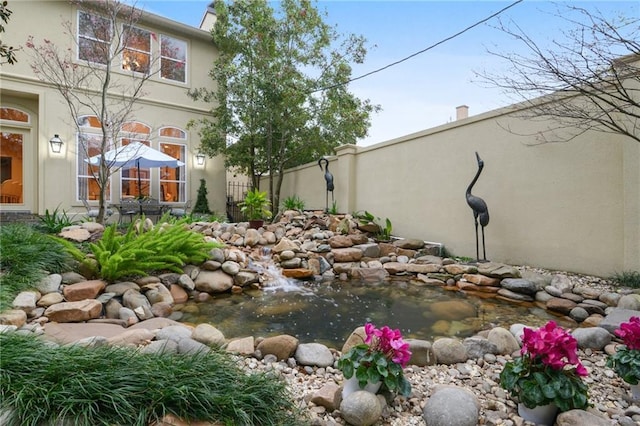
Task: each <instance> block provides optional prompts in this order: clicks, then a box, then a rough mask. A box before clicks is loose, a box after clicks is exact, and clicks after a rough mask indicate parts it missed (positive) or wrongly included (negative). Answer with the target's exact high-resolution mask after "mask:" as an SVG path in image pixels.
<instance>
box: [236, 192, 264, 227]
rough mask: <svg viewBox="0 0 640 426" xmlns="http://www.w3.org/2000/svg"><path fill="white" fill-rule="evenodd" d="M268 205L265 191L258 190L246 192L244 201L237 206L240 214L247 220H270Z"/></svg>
mask: <svg viewBox="0 0 640 426" xmlns="http://www.w3.org/2000/svg"><path fill="white" fill-rule="evenodd" d="M270 205H271V202H270V201H269V200H268V199H267V193H266V191H260V190H259V189H258V188H254V189H253V190H251V191H249V192H247V195H246V196H245V197H244V200H242V202H240V203H239V204H238V206H240V211H241V212H242V214H243V215H245V217H246V218H247V219H249V220H260V219H271V215H272V213H271V210H269V206H270Z"/></svg>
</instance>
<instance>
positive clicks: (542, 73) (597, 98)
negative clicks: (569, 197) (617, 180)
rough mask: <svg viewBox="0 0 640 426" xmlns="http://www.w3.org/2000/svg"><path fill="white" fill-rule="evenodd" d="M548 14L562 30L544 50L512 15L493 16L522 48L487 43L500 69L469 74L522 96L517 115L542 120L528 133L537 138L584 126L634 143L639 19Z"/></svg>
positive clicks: (563, 135)
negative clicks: (508, 18)
mask: <svg viewBox="0 0 640 426" xmlns="http://www.w3.org/2000/svg"><path fill="white" fill-rule="evenodd" d="M556 16H558V17H560V18H561V19H563V20H565V21H566V22H567V23H568V24H569V25H568V27H569V28H570V29H569V30H567V31H563V32H562V34H563V38H562V39H559V40H556V41H554V42H553V43H552V46H551V47H550V48H548V49H545V48H543V47H541V45H540V44H539V43H538V42H536V41H535V40H534V39H533V38H532V37H530V36H529V35H527V34H526V32H525V31H524V30H523V29H522V28H521V27H520V26H518V25H517V24H516V23H515V22H508V23H504V22H502V21H501V22H500V24H499V25H498V26H497V28H498V29H499V30H501V31H503V32H504V33H506V34H508V35H509V36H511V37H513V38H514V39H515V40H517V41H519V42H520V43H521V44H523V45H524V47H525V50H526V53H525V54H518V53H510V52H500V51H497V50H491V49H490V50H489V53H490V54H492V55H494V56H496V57H498V58H501V59H503V60H504V61H505V62H506V63H507V64H508V65H509V69H508V71H507V72H505V73H504V74H500V75H495V74H489V73H486V72H476V75H477V76H478V77H480V79H481V81H483V82H484V83H486V84H487V85H489V86H491V87H498V88H501V89H503V91H505V92H507V93H510V94H512V95H515V97H516V98H517V99H518V100H519V101H520V102H522V103H521V104H520V107H521V108H519V109H518V110H517V112H516V115H517V116H519V117H522V118H526V119H528V120H541V121H544V122H547V123H550V128H549V129H548V130H546V131H543V132H538V133H536V134H535V136H536V140H538V141H539V142H540V143H546V142H565V141H569V140H572V139H574V138H576V137H577V136H579V135H581V134H583V133H585V132H587V131H597V132H602V133H613V134H620V135H624V136H628V137H630V138H632V139H633V140H635V141H637V142H640V18H639V17H637V16H632V17H625V16H618V17H614V18H610V17H605V16H603V15H602V14H601V13H600V12H599V11H592V10H587V9H584V8H580V7H574V6H565V7H564V9H562V10H558V11H557V12H556ZM503 127H504V126H503ZM504 128H506V129H507V130H509V131H512V129H510V128H509V126H506V127H504ZM527 136H532V135H527Z"/></svg>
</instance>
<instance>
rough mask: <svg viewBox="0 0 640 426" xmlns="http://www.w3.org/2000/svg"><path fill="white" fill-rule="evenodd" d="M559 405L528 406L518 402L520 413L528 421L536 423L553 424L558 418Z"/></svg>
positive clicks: (550, 425) (548, 425) (549, 425)
mask: <svg viewBox="0 0 640 426" xmlns="http://www.w3.org/2000/svg"><path fill="white" fill-rule="evenodd" d="M557 412H558V407H556V405H555V404H547V405H539V406H537V407H534V408H527V407H525V405H524V404H518V414H519V415H520V417H522V418H523V419H525V420H526V421H528V422H533V423H535V424H536V425H546V426H552V425H553V423H554V422H555V420H556V414H557Z"/></svg>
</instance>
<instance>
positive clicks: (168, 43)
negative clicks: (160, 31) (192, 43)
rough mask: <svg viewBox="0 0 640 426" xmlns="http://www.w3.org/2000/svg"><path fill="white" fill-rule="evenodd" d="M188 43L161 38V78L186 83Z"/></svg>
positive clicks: (165, 37)
mask: <svg viewBox="0 0 640 426" xmlns="http://www.w3.org/2000/svg"><path fill="white" fill-rule="evenodd" d="M186 65H187V43H186V42H185V41H183V40H178V39H177V38H173V37H169V36H166V35H161V36H160V77H162V78H166V79H168V80H174V81H179V82H181V83H186V81H187V79H186V75H187V74H186Z"/></svg>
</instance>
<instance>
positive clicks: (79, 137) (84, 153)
mask: <svg viewBox="0 0 640 426" xmlns="http://www.w3.org/2000/svg"><path fill="white" fill-rule="evenodd" d="M82 117H86V116H82ZM78 118H80V117H78ZM81 129H87V130H90V129H95V127H91V126H86V127H81ZM83 138H93V139H94V140H96V141H97V143H98V144H100V143H101V139H102V134H100V133H97V132H95V131H93V132H92V131H79V132H76V152H77V153H76V156H75V157H76V168H75V175H76V201H78V202H79V201H81V200H82V199H83V198H82V196H81V195H82V192H83V191H82V188H81V187H82V186H86V188H85V191H84V192H85V193H86V197H85V198H84V199H85V200H87V202H89V203H91V202H96V201H97V200H96V199H92V198H90V197H89V194H90V192H89V190H90V186H89V181H90V180H91V179H93V180H96V181H97V180H98V179H97V177H96V176H95V175H94V174H93V173H91V167H98V166H92V165H90V164H89V163H88V162H86V161H85V159H89V158H90V157H92V155H90V152H89V148H87V147H84V146H83V144H84V141H83ZM81 165H83V166H85V167H86V170H87V172H88V173H87V174H81V173H80V166H81ZM81 179H83V180H84V182H86V184H82V185H81V183H80V180H81ZM111 189H112V185H111V176H109V180H108V181H107V190H106V191H105V201H106V202H111V199H112V196H111Z"/></svg>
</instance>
